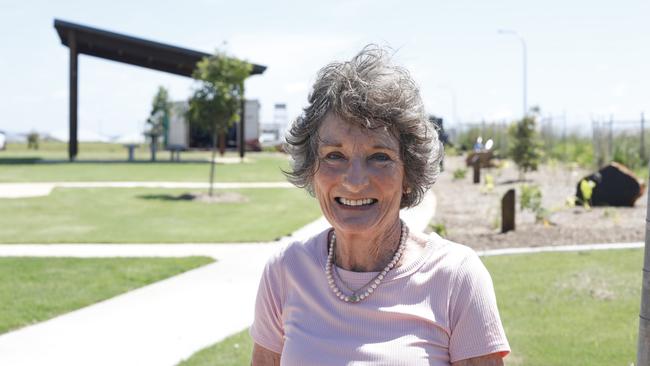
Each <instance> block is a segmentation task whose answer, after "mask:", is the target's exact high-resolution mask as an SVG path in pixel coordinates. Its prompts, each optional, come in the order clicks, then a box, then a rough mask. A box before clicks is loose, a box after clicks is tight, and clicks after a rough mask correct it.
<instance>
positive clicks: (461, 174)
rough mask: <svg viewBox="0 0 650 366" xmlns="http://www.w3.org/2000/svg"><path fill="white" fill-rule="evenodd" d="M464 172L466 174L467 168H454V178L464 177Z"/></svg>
mask: <svg viewBox="0 0 650 366" xmlns="http://www.w3.org/2000/svg"><path fill="white" fill-rule="evenodd" d="M466 174H467V169H465V168H458V169H456V170H454V180H460V179H465V175H466Z"/></svg>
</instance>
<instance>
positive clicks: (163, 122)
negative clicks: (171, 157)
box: [145, 86, 171, 161]
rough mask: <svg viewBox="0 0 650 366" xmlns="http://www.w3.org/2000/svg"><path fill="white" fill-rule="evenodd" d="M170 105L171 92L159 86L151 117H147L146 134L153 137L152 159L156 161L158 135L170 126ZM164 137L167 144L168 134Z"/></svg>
mask: <svg viewBox="0 0 650 366" xmlns="http://www.w3.org/2000/svg"><path fill="white" fill-rule="evenodd" d="M170 107H171V103H170V101H169V92H168V91H167V89H165V87H163V86H159V87H158V92H157V93H156V95H155V96H154V98H153V102H152V103H151V113H149V118H147V124H148V125H149V128H148V129H147V131H146V132H145V135H147V136H149V137H150V138H151V160H154V161H155V160H156V149H157V145H158V137H159V136H160V135H163V134H164V133H165V130H167V127H168V126H167V125H168V123H169V109H170ZM164 139H165V140H164V145H167V136H165V137H164Z"/></svg>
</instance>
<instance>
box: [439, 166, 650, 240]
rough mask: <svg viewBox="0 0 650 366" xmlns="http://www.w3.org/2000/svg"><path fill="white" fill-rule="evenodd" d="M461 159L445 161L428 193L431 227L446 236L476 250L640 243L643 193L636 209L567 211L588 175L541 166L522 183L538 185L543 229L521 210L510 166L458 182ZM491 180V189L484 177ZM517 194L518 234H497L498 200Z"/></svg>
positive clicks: (514, 173) (517, 184) (518, 186)
mask: <svg viewBox="0 0 650 366" xmlns="http://www.w3.org/2000/svg"><path fill="white" fill-rule="evenodd" d="M465 168H466V167H465V163H464V159H463V157H447V158H445V171H444V172H442V173H441V175H440V177H439V179H438V182H437V183H436V184H435V185H434V186H433V188H432V190H433V192H434V193H435V195H436V199H437V206H436V213H435V216H434V218H433V220H432V223H434V224H438V225H444V228H445V229H446V232H447V234H446V238H448V239H450V240H452V241H455V242H459V243H462V244H465V245H468V246H470V247H472V248H475V249H492V248H510V247H524V246H526V247H527V246H546V245H570V244H595V243H622V242H638V241H643V240H644V237H645V215H646V208H647V199H648V197H647V192H646V193H645V194H644V195H643V197H641V198H639V199H638V200H637V201H636V206H635V207H593V208H591V210H586V209H585V208H583V207H573V208H571V207H568V206H567V199H568V198H569V197H571V196H574V195H575V193H576V184H577V182H578V181H579V179H581V178H582V177H584V176H585V175H587V174H588V173H590V172H589V171H587V170H584V169H580V168H578V167H576V166H572V165H563V164H555V165H545V166H542V167H540V169H539V170H538V171H536V172H529V173H527V174H526V182H525V183H526V184H529V185H533V184H534V185H538V186H539V188H540V191H541V192H542V206H543V207H545V208H546V209H547V210H548V211H549V212H550V215H549V216H548V219H549V222H548V223H547V224H546V225H544V224H540V223H536V220H535V215H534V214H533V213H532V212H529V211H521V210H520V209H519V206H518V205H519V201H520V197H521V184H522V183H520V182H519V181H518V178H519V174H518V172H517V169H516V166H515V165H514V164H513V163H507V164H506V165H505V166H504V167H502V168H490V169H483V170H482V172H481V173H482V182H481V184H473V183H472V170H471V169H469V168H467V171H466V175H465V177H464V178H462V179H454V177H453V175H454V174H453V172H454V171H455V170H457V169H465ZM486 174H489V175H491V176H492V178H493V182H494V185H493V187H488V186H487V185H486V184H485V183H484V182H485V180H484V179H483V178H484V177H485V176H486ZM511 188H514V189H515V191H516V197H517V198H516V204H517V212H516V220H515V222H516V230H515V231H513V232H508V233H506V234H501V233H500V228H501V198H502V197H503V195H504V194H505V192H507V191H508V190H509V189H511Z"/></svg>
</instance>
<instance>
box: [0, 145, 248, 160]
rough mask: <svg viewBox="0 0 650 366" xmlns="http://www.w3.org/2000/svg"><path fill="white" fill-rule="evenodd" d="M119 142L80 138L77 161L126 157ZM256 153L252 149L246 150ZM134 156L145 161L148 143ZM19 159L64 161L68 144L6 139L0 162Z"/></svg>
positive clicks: (163, 154) (190, 156) (161, 155)
mask: <svg viewBox="0 0 650 366" xmlns="http://www.w3.org/2000/svg"><path fill="white" fill-rule="evenodd" d="M123 145H124V144H119V143H104V142H80V143H79V151H78V152H77V157H76V160H77V161H92V160H124V161H126V160H127V158H128V150H127V149H126V148H125V147H124V146H123ZM249 154H252V155H256V154H257V153H256V152H246V156H249ZM226 156H239V155H238V153H237V152H235V151H232V150H229V151H227V152H226ZM210 157H211V152H210V151H209V150H191V151H183V152H181V160H183V159H184V160H207V159H210ZM134 158H135V160H136V161H141V162H142V161H149V160H150V159H151V152H150V150H149V145H147V144H140V146H139V147H138V148H136V149H135V150H134ZM156 159H157V160H159V161H169V160H170V153H169V151H166V150H163V149H160V148H159V149H158V152H157V154H156ZM3 160H4V161H5V162H12V161H13V162H19V161H20V160H24V161H32V162H33V161H52V160H54V161H57V160H58V161H64V160H68V144H67V143H65V142H53V141H47V142H41V143H40V144H39V148H38V150H34V149H27V143H9V144H7V148H6V150H0V162H2V161H3Z"/></svg>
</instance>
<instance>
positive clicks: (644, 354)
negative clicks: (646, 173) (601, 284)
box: [636, 195, 650, 366]
mask: <svg viewBox="0 0 650 366" xmlns="http://www.w3.org/2000/svg"><path fill="white" fill-rule="evenodd" d="M648 220H650V195H648V208H647V210H646V221H645V251H644V259H643V281H642V283H643V284H642V286H641V311H640V313H639V342H638V349H637V354H636V364H637V365H639V366H641V365H650V222H649V221H648Z"/></svg>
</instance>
